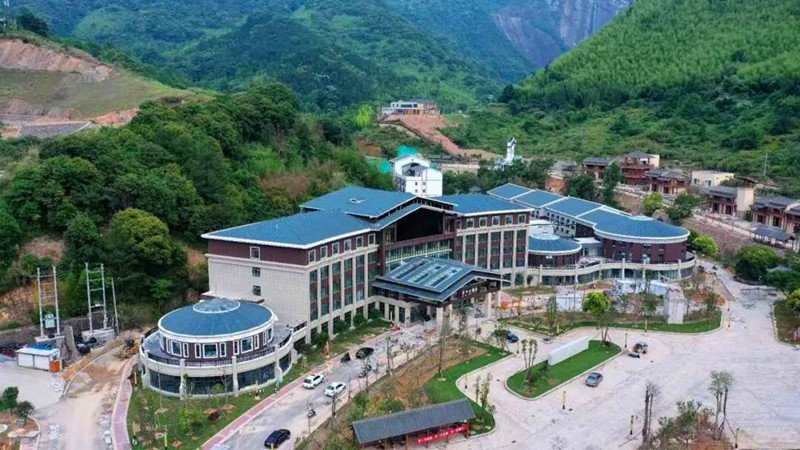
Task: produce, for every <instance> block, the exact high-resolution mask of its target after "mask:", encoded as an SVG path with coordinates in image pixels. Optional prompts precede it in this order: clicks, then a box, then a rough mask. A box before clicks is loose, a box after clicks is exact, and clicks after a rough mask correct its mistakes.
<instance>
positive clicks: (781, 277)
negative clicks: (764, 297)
mask: <svg viewBox="0 0 800 450" xmlns="http://www.w3.org/2000/svg"><path fill="white" fill-rule="evenodd" d="M764 282H765V283H767V284H768V285H770V286H774V287H776V288H777V289H780V291H781V292H783V293H784V294H787V295H788V294H789V293H791V292H794V291H795V290H798V289H800V270H797V269H792V270H774V271H772V272H767V275H766V276H765V277H764Z"/></svg>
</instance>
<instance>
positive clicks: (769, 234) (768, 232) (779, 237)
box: [753, 227, 792, 242]
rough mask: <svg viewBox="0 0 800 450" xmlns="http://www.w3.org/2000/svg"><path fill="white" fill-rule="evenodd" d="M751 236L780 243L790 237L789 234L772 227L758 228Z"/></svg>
mask: <svg viewBox="0 0 800 450" xmlns="http://www.w3.org/2000/svg"><path fill="white" fill-rule="evenodd" d="M753 234H755V235H756V236H760V237H765V238H770V239H775V240H776V241H781V242H785V241H788V240H789V239H790V238H791V237H792V236H791V235H789V233H787V232H785V231H783V230H779V229H777V228H772V227H758V228H756V229H755V230H754V231H753Z"/></svg>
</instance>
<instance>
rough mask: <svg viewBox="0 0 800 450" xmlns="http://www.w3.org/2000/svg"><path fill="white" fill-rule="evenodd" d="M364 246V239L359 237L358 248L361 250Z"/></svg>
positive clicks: (357, 240)
mask: <svg viewBox="0 0 800 450" xmlns="http://www.w3.org/2000/svg"><path fill="white" fill-rule="evenodd" d="M363 246H364V238H363V237H362V236H359V237H357V238H356V248H361V247H363Z"/></svg>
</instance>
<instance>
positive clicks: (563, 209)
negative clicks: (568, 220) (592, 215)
mask: <svg viewBox="0 0 800 450" xmlns="http://www.w3.org/2000/svg"><path fill="white" fill-rule="evenodd" d="M600 206H602V205H600V204H599V203H595V202H590V201H588V200H583V199H580V198H575V197H565V198H564V199H563V200H560V201H558V202H556V203H553V204H552V205H548V206H547V209H548V210H550V211H554V212H556V213H560V214H565V215H568V216H573V217H575V216H579V215H581V214H583V213H586V212H589V211H591V210H593V209H597V208H599V207H600Z"/></svg>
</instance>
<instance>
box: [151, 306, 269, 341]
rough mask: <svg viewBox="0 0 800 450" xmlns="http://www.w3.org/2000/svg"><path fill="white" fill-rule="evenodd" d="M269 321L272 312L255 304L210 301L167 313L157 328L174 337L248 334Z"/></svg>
mask: <svg viewBox="0 0 800 450" xmlns="http://www.w3.org/2000/svg"><path fill="white" fill-rule="evenodd" d="M271 318H272V311H270V310H269V309H267V308H265V307H263V306H261V305H258V304H256V303H251V302H245V301H238V300H229V299H223V298H213V299H210V300H204V301H201V302H199V303H196V304H194V305H189V306H184V307H183V308H180V309H176V310H175V311H172V312H170V313H168V314H167V315H165V316H164V317H162V318H161V320H160V321H159V323H158V326H159V328H161V329H162V330H164V331H166V332H169V333H174V334H181V335H188V336H217V335H223V334H231V333H239V332H242V331H247V330H252V329H254V328H257V327H260V326H263V325H266V324H267V322H269V320H270V319H271Z"/></svg>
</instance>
